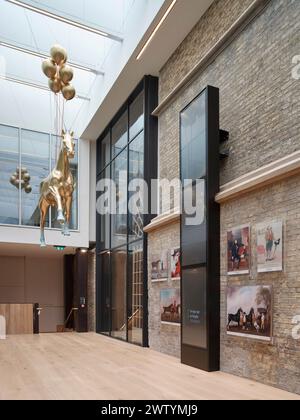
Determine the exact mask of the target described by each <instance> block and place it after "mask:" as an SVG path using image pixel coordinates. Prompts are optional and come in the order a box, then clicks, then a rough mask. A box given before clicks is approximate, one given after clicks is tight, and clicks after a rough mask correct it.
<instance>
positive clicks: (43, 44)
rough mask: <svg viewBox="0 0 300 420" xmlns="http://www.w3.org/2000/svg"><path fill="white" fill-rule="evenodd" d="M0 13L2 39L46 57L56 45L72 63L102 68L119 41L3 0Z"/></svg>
mask: <svg viewBox="0 0 300 420" xmlns="http://www.w3.org/2000/svg"><path fill="white" fill-rule="evenodd" d="M105 2H106V1H105ZM73 3H74V4H76V2H73ZM100 3H102V1H101V0H100ZM0 12H1V13H0V40H2V41H7V42H9V43H13V44H17V45H18V46H23V47H26V48H29V49H33V50H36V51H38V52H41V53H46V54H48V53H49V51H50V48H51V47H52V45H53V44H56V43H58V44H60V45H62V46H63V47H65V48H66V49H67V51H68V54H69V59H70V60H72V61H76V62H79V63H81V64H86V65H90V66H91V67H94V68H98V69H100V68H101V65H102V63H103V61H104V59H105V57H106V56H107V54H108V52H109V50H110V48H111V46H112V44H113V43H114V42H116V41H113V40H111V39H108V38H105V37H102V36H100V35H96V34H94V33H90V32H87V31H85V30H82V29H80V28H76V27H74V26H71V25H68V24H66V23H63V22H59V21H56V20H54V19H51V18H49V17H47V16H43V15H40V14H38V13H35V12H32V11H29V10H26V9H24V8H22V7H19V6H16V5H14V4H11V3H9V2H7V1H5V0H0ZM11 22H13V25H12V24H11Z"/></svg>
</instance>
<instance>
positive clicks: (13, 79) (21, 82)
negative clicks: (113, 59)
mask: <svg viewBox="0 0 300 420" xmlns="http://www.w3.org/2000/svg"><path fill="white" fill-rule="evenodd" d="M0 80H6V81H7V82H12V83H17V84H19V85H23V86H29V87H33V88H35V89H40V90H45V91H47V92H51V91H50V89H49V88H48V86H46V85H40V84H38V83H33V82H28V81H27V80H21V79H17V78H16V77H11V76H3V75H1V74H0ZM76 98H78V99H82V100H83V101H90V98H88V97H87V96H82V95H76Z"/></svg>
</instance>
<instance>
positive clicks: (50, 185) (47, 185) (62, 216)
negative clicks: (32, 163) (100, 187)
mask: <svg viewBox="0 0 300 420" xmlns="http://www.w3.org/2000/svg"><path fill="white" fill-rule="evenodd" d="M73 136H74V133H73V132H72V133H69V132H67V133H66V132H65V131H64V130H63V131H62V147H61V150H60V154H59V158H58V161H57V164H56V167H55V168H54V169H53V171H52V172H51V173H50V175H49V176H48V177H47V178H46V179H44V181H43V182H41V185H40V193H41V197H40V202H39V208H40V215H41V221H40V228H41V238H40V242H41V247H45V246H46V241H45V232H44V230H45V222H46V216H47V212H48V210H49V207H50V206H51V207H56V208H57V221H58V222H59V223H60V224H61V225H62V233H63V234H64V235H65V236H70V231H69V226H70V218H71V207H72V197H73V191H74V189H75V186H74V180H73V176H72V173H71V170H70V162H69V159H74V157H75V142H74V139H73Z"/></svg>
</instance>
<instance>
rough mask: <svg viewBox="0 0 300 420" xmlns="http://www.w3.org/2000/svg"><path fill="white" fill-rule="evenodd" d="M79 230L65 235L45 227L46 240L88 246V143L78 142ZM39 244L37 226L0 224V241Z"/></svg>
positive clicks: (50, 242)
mask: <svg viewBox="0 0 300 420" xmlns="http://www.w3.org/2000/svg"><path fill="white" fill-rule="evenodd" d="M79 144H80V153H79V185H78V186H77V188H79V191H78V192H79V195H78V196H79V230H78V232H72V233H71V236H70V237H65V236H63V235H62V234H61V232H60V231H58V230H57V231H55V230H49V229H46V231H45V235H46V242H47V244H48V245H49V246H53V245H60V246H68V247H73V248H81V247H82V248H88V246H89V216H90V213H89V202H90V143H89V142H88V141H86V140H82V141H80V142H79ZM1 242H3V243H20V244H33V245H34V244H39V243H40V230H39V228H30V227H19V226H16V227H11V226H0V243H1Z"/></svg>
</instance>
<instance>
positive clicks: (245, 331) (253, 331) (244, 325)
mask: <svg viewBox="0 0 300 420" xmlns="http://www.w3.org/2000/svg"><path fill="white" fill-rule="evenodd" d="M227 334H229V335H237V336H240V335H245V336H250V337H253V338H259V339H261V340H265V341H270V340H271V334H272V287H271V286H240V287H228V288H227Z"/></svg>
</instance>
